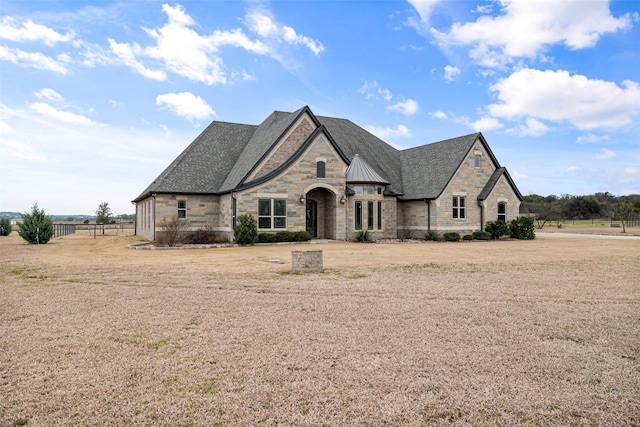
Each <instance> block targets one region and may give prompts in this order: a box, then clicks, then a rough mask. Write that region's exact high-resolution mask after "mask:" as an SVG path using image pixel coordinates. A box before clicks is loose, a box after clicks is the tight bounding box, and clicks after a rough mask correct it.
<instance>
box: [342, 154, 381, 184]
mask: <svg viewBox="0 0 640 427" xmlns="http://www.w3.org/2000/svg"><path fill="white" fill-rule="evenodd" d="M349 183H361V184H385V185H386V184H389V181H387V180H386V179H384V178H383V177H381V176H380V175H378V173H377V172H376V171H374V170H373V169H372V168H371V166H369V165H368V164H367V162H365V161H364V160H362V159H361V158H360V156H358V155H357V154H356V155H355V156H354V157H353V160H351V164H350V165H349V167H348V168H347V184H349Z"/></svg>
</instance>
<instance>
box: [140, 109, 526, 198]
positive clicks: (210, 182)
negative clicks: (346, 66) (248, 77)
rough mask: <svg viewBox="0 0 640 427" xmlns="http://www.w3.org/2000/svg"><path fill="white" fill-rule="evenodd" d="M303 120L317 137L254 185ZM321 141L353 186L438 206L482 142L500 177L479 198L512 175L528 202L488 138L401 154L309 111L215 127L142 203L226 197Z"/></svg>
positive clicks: (342, 122)
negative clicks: (164, 197)
mask: <svg viewBox="0 0 640 427" xmlns="http://www.w3.org/2000/svg"><path fill="white" fill-rule="evenodd" d="M303 114H308V115H309V117H310V118H311V120H312V121H313V122H314V124H315V126H316V129H315V130H314V131H313V132H312V133H311V135H309V136H308V137H307V139H306V140H305V141H304V142H303V143H302V145H301V146H300V147H299V148H298V150H297V151H296V152H295V153H293V154H292V155H291V157H290V158H289V159H288V160H287V161H285V162H284V163H283V164H282V165H280V166H279V167H277V168H276V169H274V170H272V171H271V172H269V173H268V174H266V175H264V176H261V177H260V178H258V179H256V180H252V181H251V182H248V181H247V179H248V177H249V176H250V175H251V173H252V172H253V171H254V169H255V168H256V167H257V166H258V165H259V164H260V163H261V162H262V161H263V160H264V159H265V158H266V156H267V155H268V154H269V153H270V152H271V151H272V150H273V149H274V147H276V145H277V144H278V143H279V142H280V140H281V139H282V138H283V137H284V135H286V134H287V132H288V131H289V129H291V127H292V126H293V125H294V124H295V123H296V122H297V121H298V119H299V118H300V117H301V116H302V115H303ZM320 133H323V134H324V135H325V136H326V137H327V139H328V140H329V141H330V143H331V144H332V145H333V146H334V147H335V149H336V151H337V152H338V154H339V155H340V157H341V158H342V160H343V161H344V162H345V163H346V164H350V166H349V168H348V172H347V181H348V182H360V183H377V184H385V185H387V188H386V189H385V194H389V195H396V196H400V197H401V198H402V199H404V200H417V199H435V198H437V197H438V196H439V195H440V194H441V193H442V191H444V189H445V188H446V186H447V185H448V184H449V182H450V181H451V179H452V178H453V176H454V174H455V173H456V171H457V170H458V168H459V167H460V165H461V164H462V162H463V160H464V159H465V158H466V156H467V155H468V153H469V151H470V150H471V149H472V147H473V146H474V144H475V143H476V141H480V142H481V143H482V144H483V147H484V148H485V150H486V152H487V153H488V156H489V158H490V159H491V161H492V162H493V164H494V166H495V167H496V172H495V173H494V175H493V176H492V177H491V179H490V180H489V182H488V183H487V185H486V187H485V189H484V190H483V191H482V192H481V193H480V195H479V196H478V198H479V199H480V198H481V197H487V196H488V195H489V194H490V193H491V191H492V190H493V187H494V186H495V185H496V183H497V182H498V180H499V178H500V177H501V176H502V175H504V176H505V177H506V178H507V180H508V181H509V184H510V185H511V186H512V187H513V189H514V191H515V192H516V194H517V195H518V197H519V198H520V199H521V200H522V196H521V195H520V193H519V192H518V189H517V187H516V186H515V184H514V183H513V180H512V179H511V177H510V176H509V174H508V172H507V171H506V169H504V168H501V167H500V164H499V163H498V161H497V160H496V158H495V156H494V155H493V153H492V152H491V149H490V148H489V146H488V144H487V143H486V141H485V140H484V137H483V136H482V134H480V133H475V134H470V135H466V136H461V137H458V138H452V139H448V140H445V141H440V142H436V143H433V144H428V145H423V146H420V147H415V148H410V149H407V150H402V151H400V150H397V149H395V148H394V147H392V146H391V145H389V144H387V143H386V142H384V141H382V140H381V139H379V138H377V137H376V136H374V135H373V134H371V133H369V132H367V131H366V130H365V129H363V128H361V127H360V126H358V125H356V124H354V123H353V122H351V121H350V120H346V119H337V118H333V117H319V116H318V117H316V116H315V115H314V114H313V113H312V112H311V110H310V109H309V107H306V106H305V107H303V108H301V109H299V110H297V111H295V112H293V113H286V112H281V111H276V112H273V113H272V114H271V115H270V116H269V117H267V119H266V120H264V121H263V122H262V123H261V124H260V125H258V126H255V125H244V124H235V123H225V122H212V123H211V124H210V125H209V126H208V127H207V128H206V129H205V130H204V131H203V132H202V133H201V134H200V135H199V136H198V137H197V138H196V139H195V140H194V141H193V142H192V143H191V144H190V145H189V146H188V147H187V148H186V149H185V150H184V151H183V152H182V153H181V154H180V155H179V156H178V157H177V158H176V159H175V160H174V161H173V162H172V163H171V164H170V165H169V167H167V168H166V169H165V170H164V171H163V172H162V173H161V174H160V175H159V176H158V178H156V180H155V181H153V183H151V185H149V186H148V187H147V188H146V189H145V190H144V191H143V192H142V194H140V196H138V197H137V198H136V199H135V200H134V202H137V201H140V200H142V199H144V198H145V197H148V196H149V195H151V194H154V193H175V194H178V193H179V194H222V193H227V192H230V191H234V190H236V189H239V188H246V187H250V186H252V185H255V184H257V183H258V182H262V181H264V180H266V179H270V178H272V177H273V176H276V175H277V174H278V173H280V172H281V171H282V169H283V168H286V167H287V166H288V165H289V164H290V163H291V162H293V161H295V159H297V158H298V157H299V156H300V155H301V154H302V152H303V151H304V149H305V148H306V147H308V145H309V144H311V143H312V141H314V140H315V138H316V137H317V135H319V134H320ZM350 159H351V160H350Z"/></svg>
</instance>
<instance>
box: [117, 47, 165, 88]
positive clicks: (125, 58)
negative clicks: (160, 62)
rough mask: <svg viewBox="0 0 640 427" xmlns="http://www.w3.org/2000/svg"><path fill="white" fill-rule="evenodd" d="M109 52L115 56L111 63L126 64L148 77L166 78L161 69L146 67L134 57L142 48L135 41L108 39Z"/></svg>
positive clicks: (159, 79)
mask: <svg viewBox="0 0 640 427" xmlns="http://www.w3.org/2000/svg"><path fill="white" fill-rule="evenodd" d="M108 41H109V47H110V48H111V53H113V54H114V55H115V58H117V59H116V60H115V61H110V62H113V63H120V64H122V65H125V66H128V67H130V68H132V69H133V70H134V71H136V72H137V73H138V74H140V75H141V76H144V77H146V78H148V79H152V80H158V81H164V80H165V79H166V78H167V74H166V73H165V72H164V71H162V70H151V69H149V68H147V67H146V66H145V65H144V64H142V62H140V61H138V60H137V59H136V56H137V55H140V54H141V53H142V49H141V48H140V46H139V45H138V44H137V43H133V44H128V43H117V42H116V41H115V40H113V39H108Z"/></svg>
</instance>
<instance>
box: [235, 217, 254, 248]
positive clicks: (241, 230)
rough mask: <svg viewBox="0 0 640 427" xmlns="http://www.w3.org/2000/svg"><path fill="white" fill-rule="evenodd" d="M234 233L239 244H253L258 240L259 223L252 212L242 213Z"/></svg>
mask: <svg viewBox="0 0 640 427" xmlns="http://www.w3.org/2000/svg"><path fill="white" fill-rule="evenodd" d="M233 233H234V235H235V240H236V243H237V244H239V245H242V246H245V245H253V244H254V243H255V242H256V241H257V240H258V223H257V222H256V220H255V218H254V217H253V216H252V215H251V214H244V215H240V216H239V217H238V224H237V225H236V226H235V227H234V228H233Z"/></svg>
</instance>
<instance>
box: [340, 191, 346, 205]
mask: <svg viewBox="0 0 640 427" xmlns="http://www.w3.org/2000/svg"><path fill="white" fill-rule="evenodd" d="M345 203H347V197H346V196H345V195H344V194H343V195H342V197H340V204H342V205H344V204H345Z"/></svg>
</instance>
